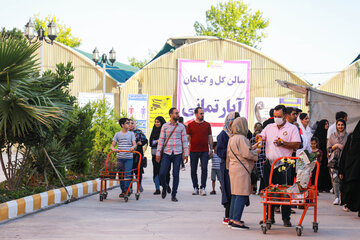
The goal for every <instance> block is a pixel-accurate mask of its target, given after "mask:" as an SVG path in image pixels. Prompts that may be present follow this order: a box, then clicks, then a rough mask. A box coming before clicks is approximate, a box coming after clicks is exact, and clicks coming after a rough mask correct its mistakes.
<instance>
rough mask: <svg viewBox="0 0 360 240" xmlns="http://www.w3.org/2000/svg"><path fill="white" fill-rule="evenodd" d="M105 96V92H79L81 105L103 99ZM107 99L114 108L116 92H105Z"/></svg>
mask: <svg viewBox="0 0 360 240" xmlns="http://www.w3.org/2000/svg"><path fill="white" fill-rule="evenodd" d="M103 97H104V95H103V93H87V92H79V96H78V103H79V107H84V106H85V105H86V104H88V103H92V102H96V101H98V100H102V99H103ZM105 101H106V103H107V105H108V106H109V108H110V109H114V94H113V93H105Z"/></svg>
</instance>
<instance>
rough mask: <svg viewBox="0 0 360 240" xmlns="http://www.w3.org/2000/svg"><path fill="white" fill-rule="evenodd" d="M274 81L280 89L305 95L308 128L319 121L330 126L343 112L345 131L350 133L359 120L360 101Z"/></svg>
mask: <svg viewBox="0 0 360 240" xmlns="http://www.w3.org/2000/svg"><path fill="white" fill-rule="evenodd" d="M276 81H277V82H278V83H279V84H280V85H281V86H282V87H285V88H289V89H291V90H293V91H294V92H298V93H302V94H305V101H306V103H307V106H308V107H309V115H310V126H313V124H314V123H315V122H316V121H320V120H321V119H327V120H328V121H329V123H330V124H332V123H334V122H335V115H336V113H337V112H340V111H344V112H346V113H347V114H348V121H347V124H346V125H347V128H346V130H347V132H348V133H350V132H352V131H353V130H354V128H355V126H356V124H357V123H358V122H359V120H360V99H356V98H350V97H346V96H342V95H339V94H334V93H329V92H325V91H321V90H319V89H315V88H312V87H308V86H301V85H298V84H295V83H290V82H287V81H281V80H276Z"/></svg>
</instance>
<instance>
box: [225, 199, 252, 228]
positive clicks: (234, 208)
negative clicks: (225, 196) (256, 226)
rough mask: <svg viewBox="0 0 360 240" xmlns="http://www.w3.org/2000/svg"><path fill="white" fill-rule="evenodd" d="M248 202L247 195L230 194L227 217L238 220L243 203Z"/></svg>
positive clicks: (242, 209)
mask: <svg viewBox="0 0 360 240" xmlns="http://www.w3.org/2000/svg"><path fill="white" fill-rule="evenodd" d="M247 203H249V196H240V195H232V196H231V204H230V215H229V218H230V219H231V220H234V221H238V222H240V220H241V216H242V213H243V211H244V207H245V205H246V204H247Z"/></svg>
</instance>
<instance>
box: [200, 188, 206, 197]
mask: <svg viewBox="0 0 360 240" xmlns="http://www.w3.org/2000/svg"><path fill="white" fill-rule="evenodd" d="M200 196H206V191H205V188H200Z"/></svg>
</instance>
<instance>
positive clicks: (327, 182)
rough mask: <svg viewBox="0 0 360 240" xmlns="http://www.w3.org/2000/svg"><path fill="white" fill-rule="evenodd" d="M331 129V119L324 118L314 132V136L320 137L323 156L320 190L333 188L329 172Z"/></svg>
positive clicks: (324, 190) (319, 181) (319, 180)
mask: <svg viewBox="0 0 360 240" xmlns="http://www.w3.org/2000/svg"><path fill="white" fill-rule="evenodd" d="M328 129H329V121H328V120H326V119H322V120H321V121H320V122H319V123H318V125H317V127H316V130H315V132H314V135H313V137H317V138H318V139H319V149H320V150H321V151H322V153H323V156H322V160H321V163H320V171H319V179H318V190H319V192H330V189H331V188H332V185H331V178H330V174H329V168H328V166H327V165H328V155H327V154H326V153H327V148H326V144H327V131H328Z"/></svg>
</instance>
